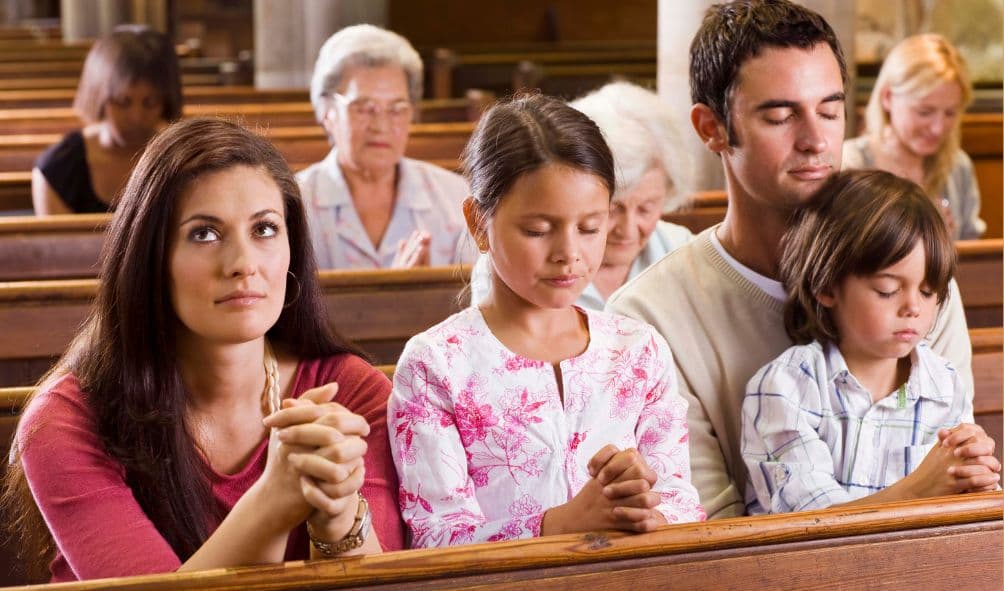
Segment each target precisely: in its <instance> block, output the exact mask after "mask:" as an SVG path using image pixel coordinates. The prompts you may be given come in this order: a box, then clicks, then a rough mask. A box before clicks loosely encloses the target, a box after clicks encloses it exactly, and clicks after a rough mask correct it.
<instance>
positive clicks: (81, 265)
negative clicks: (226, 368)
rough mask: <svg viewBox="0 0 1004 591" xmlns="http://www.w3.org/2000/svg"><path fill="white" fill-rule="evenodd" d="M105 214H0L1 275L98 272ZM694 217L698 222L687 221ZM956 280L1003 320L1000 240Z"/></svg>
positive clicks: (970, 257)
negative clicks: (38, 216) (43, 216)
mask: <svg viewBox="0 0 1004 591" xmlns="http://www.w3.org/2000/svg"><path fill="white" fill-rule="evenodd" d="M722 198H723V196H722V194H721V193H716V192H705V193H700V194H698V195H697V196H696V197H695V199H694V207H693V208H692V209H690V210H686V211H683V212H676V213H673V214H669V215H667V216H664V218H665V219H668V220H670V221H674V222H676V223H684V224H685V225H689V226H690V227H691V229H692V230H694V231H700V230H701V229H703V228H702V227H698V226H701V225H703V224H704V223H706V222H707V223H716V222H717V221H720V216H721V215H722V214H723V213H724V212H723V208H722V206H720V205H719V203H720V199H722ZM109 219H110V216H109V215H108V214H91V215H80V214H77V215H69V216H48V217H45V218H36V217H33V216H27V217H22V216H19V217H6V218H4V217H0V281H30V280H38V279H73V278H90V277H95V276H96V275H97V271H98V268H97V261H98V254H99V253H100V250H101V244H102V241H103V235H102V233H103V230H104V228H105V227H106V226H107V223H108V220H109ZM694 220H697V221H698V223H696V224H689V223H688V222H692V221H694ZM956 246H957V249H958V256H959V272H958V277H957V281H958V283H959V288H960V290H961V292H962V301H963V303H964V305H965V310H966V319H967V322H968V323H969V326H970V327H974V328H975V327H994V326H1002V325H1004V262H1002V253H1004V240H1001V239H991V240H966V241H960V242H957V243H956Z"/></svg>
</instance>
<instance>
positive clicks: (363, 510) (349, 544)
mask: <svg viewBox="0 0 1004 591" xmlns="http://www.w3.org/2000/svg"><path fill="white" fill-rule="evenodd" d="M356 494H357V495H359V508H358V509H357V510H356V519H355V521H354V522H353V523H352V528H351V529H349V533H347V534H345V537H344V538H342V539H341V540H338V541H337V542H325V541H323V540H318V539H317V536H315V535H314V528H312V527H311V526H310V522H309V521H308V522H307V535H308V536H310V543H311V544H313V546H314V548H317V551H318V552H320V553H321V556H324V557H325V558H334V557H335V556H338V555H339V554H343V553H345V552H348V551H349V550H355V549H356V548H359V547H361V546H362V545H363V544H364V543H366V538H367V537H368V536H369V534H370V526H371V524H372V521H373V514H372V513H370V507H369V503H367V502H366V497H364V496H363V493H360V492H357V493H356Z"/></svg>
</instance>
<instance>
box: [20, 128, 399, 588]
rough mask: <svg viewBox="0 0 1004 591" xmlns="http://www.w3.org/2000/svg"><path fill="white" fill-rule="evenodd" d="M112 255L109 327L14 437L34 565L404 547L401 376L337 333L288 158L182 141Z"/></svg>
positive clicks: (117, 572) (141, 178) (135, 566)
mask: <svg viewBox="0 0 1004 591" xmlns="http://www.w3.org/2000/svg"><path fill="white" fill-rule="evenodd" d="M106 248H107V251H106V252H105V254H104V260H103V266H102V270H101V277H102V282H101V287H100V291H99V293H98V297H97V300H96V303H95V309H94V312H93V314H92V317H91V318H90V320H89V322H88V323H87V325H86V326H85V328H84V330H83V331H82V333H81V334H80V335H79V336H78V337H77V339H76V340H75V341H74V342H73V344H72V345H71V347H70V349H69V351H68V352H67V354H66V355H65V356H64V357H63V359H62V360H61V361H60V363H59V364H58V365H57V366H56V369H54V370H53V372H52V373H51V374H50V375H49V376H48V377H47V378H46V379H45V380H43V383H42V385H41V386H40V387H39V388H38V390H37V391H36V393H35V394H34V395H33V397H32V398H31V400H30V402H29V403H28V404H27V406H26V408H25V410H24V413H23V415H22V418H21V422H20V424H19V425H18V431H17V435H16V438H15V441H14V447H15V456H14V457H15V462H14V463H13V465H12V466H11V467H10V470H9V471H8V476H7V483H6V484H7V486H6V498H7V502H8V504H9V505H13V511H12V512H11V513H12V514H13V515H15V522H14V523H13V526H14V527H15V528H16V531H18V535H19V536H21V537H22V539H24V541H25V544H24V545H25V546H26V547H27V548H26V549H29V550H32V551H33V555H32V556H30V557H29V558H30V559H34V560H35V561H36V562H39V563H42V564H44V563H45V562H46V561H47V560H49V559H52V558H54V560H52V562H51V566H50V568H51V574H52V580H53V581H66V580H74V579H92V578H99V577H110V576H126V575H135V574H143V573H154V572H167V571H173V570H200V569H206V568H215V567H224V566H235V565H247V564H262V563H275V562H280V561H282V560H284V559H305V558H308V557H310V556H311V555H313V556H333V555H337V554H342V553H346V552H349V553H356V552H366V553H369V552H379V551H380V549H381V545H382V546H383V548H386V549H396V548H400V547H401V546H402V530H401V522H400V517H399V515H398V509H397V498H396V497H397V478H396V475H395V473H394V468H393V467H392V465H391V459H390V453H389V450H388V444H387V431H386V416H385V415H386V399H387V396H388V394H389V392H390V382H389V381H388V380H387V378H386V377H385V376H384V375H383V374H382V373H381V372H379V371H378V370H376V369H374V368H373V367H371V366H370V365H368V364H367V363H366V362H365V361H363V360H362V359H360V358H359V357H358V356H356V355H354V354H353V351H352V349H351V348H350V346H349V345H347V344H346V343H344V342H343V341H342V340H340V339H339V338H338V337H336V336H335V335H334V334H332V333H331V332H330V330H329V329H328V323H327V322H326V321H325V309H324V306H323V304H322V300H321V295H320V291H319V286H318V283H317V279H316V268H315V263H314V257H313V250H312V248H311V244H310V237H309V231H308V229H307V222H306V219H305V216H304V213H303V206H302V204H301V202H300V195H299V190H298V188H297V185H296V181H295V180H294V178H293V175H292V173H291V172H290V170H289V168H288V167H287V165H286V163H285V161H284V160H283V158H282V156H281V155H280V154H279V153H278V152H277V151H276V150H275V148H274V147H273V146H271V144H269V143H268V142H266V141H265V140H263V139H261V138H259V137H257V136H255V135H254V134H253V133H250V132H248V131H246V130H244V129H241V128H239V127H237V126H235V125H233V124H230V123H226V122H223V121H218V120H204V119H195V120H188V121H183V122H181V123H178V124H176V125H175V126H174V127H171V128H169V129H168V130H166V131H165V132H164V133H162V134H161V135H159V136H158V137H157V138H156V139H155V140H154V141H153V142H152V143H151V144H150V147H149V149H148V150H147V151H146V152H145V154H144V156H143V157H142V158H141V159H140V161H139V163H138V164H137V167H136V170H135V171H134V172H133V175H132V176H131V178H130V181H129V183H128V185H127V186H126V188H125V191H124V192H123V195H122V199H121V201H120V202H119V207H118V210H117V212H116V214H115V218H114V220H113V222H112V225H111V227H110V229H109V232H108V238H107V242H106ZM270 433H271V434H270ZM370 511H372V517H371V514H370ZM371 519H372V524H373V531H372V532H371V531H370V523H371ZM304 524H306V525H307V526H308V527H304ZM308 529H309V536H308ZM308 539H309V540H310V542H312V543H313V547H314V550H313V551H311V550H310V549H309V543H308Z"/></svg>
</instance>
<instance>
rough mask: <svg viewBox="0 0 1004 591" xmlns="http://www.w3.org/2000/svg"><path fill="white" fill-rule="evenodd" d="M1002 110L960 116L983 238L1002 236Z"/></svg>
mask: <svg viewBox="0 0 1004 591" xmlns="http://www.w3.org/2000/svg"><path fill="white" fill-rule="evenodd" d="M1001 119H1002V116H1001V113H1000V112H997V113H966V114H965V115H963V118H962V149H963V150H965V151H966V153H967V154H969V157H970V158H972V160H973V168H974V169H975V172H976V182H977V184H979V187H980V217H981V218H983V220H984V221H985V222H986V223H987V231H986V233H985V234H984V237H985V238H1001V237H1004V227H1002V226H1004V133H1002V131H1001V128H1002V126H1001Z"/></svg>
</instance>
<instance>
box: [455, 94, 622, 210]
mask: <svg viewBox="0 0 1004 591" xmlns="http://www.w3.org/2000/svg"><path fill="white" fill-rule="evenodd" d="M462 159H463V163H464V175H465V176H466V177H467V180H468V182H469V183H470V186H471V194H472V197H473V199H474V202H475V203H476V204H477V206H478V212H479V214H480V215H481V216H482V219H484V218H488V217H491V216H492V215H493V214H494V213H495V210H496V209H497V208H498V206H499V203H500V202H501V200H502V197H503V196H504V195H505V194H506V193H508V192H509V189H511V188H512V186H513V184H514V183H515V182H516V179H518V178H519V177H520V176H522V175H524V174H527V173H530V172H533V171H535V170H537V169H538V168H540V167H542V166H544V165H545V164H564V165H566V166H570V167H571V168H575V169H578V170H582V171H584V172H587V173H589V174H594V175H596V176H598V177H600V179H602V180H603V184H605V185H606V187H607V190H608V191H609V193H610V194H611V195H612V194H613V192H614V187H615V185H616V183H615V178H614V158H613V155H611V153H610V148H609V147H607V143H606V142H605V141H604V140H603V134H602V133H600V129H599V128H598V127H597V126H596V124H595V123H593V121H592V119H590V118H589V117H587V116H585V115H584V114H582V113H581V112H579V111H577V110H575V109H573V108H572V107H570V106H568V105H567V104H566V103H565V102H564V101H562V100H560V99H556V98H553V97H549V96H544V95H540V94H531V95H524V96H519V97H516V98H514V99H512V100H510V101H508V102H501V103H497V104H495V105H494V106H493V107H492V108H491V109H489V110H488V112H486V113H485V114H484V115H482V116H481V120H480V121H478V125H477V127H476V128H475V130H474V133H473V134H472V135H471V139H470V141H468V142H467V146H466V147H465V148H464V153H463V156H462Z"/></svg>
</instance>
